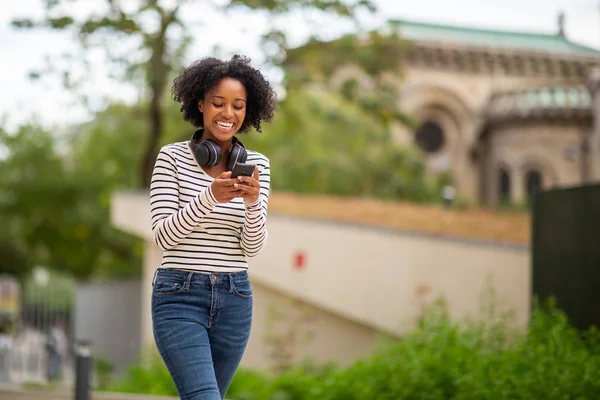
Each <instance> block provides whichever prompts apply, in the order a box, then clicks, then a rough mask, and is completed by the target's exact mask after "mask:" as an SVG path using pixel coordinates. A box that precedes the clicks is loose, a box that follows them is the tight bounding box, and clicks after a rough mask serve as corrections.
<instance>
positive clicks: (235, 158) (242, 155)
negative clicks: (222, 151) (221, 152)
mask: <svg viewBox="0 0 600 400" xmlns="http://www.w3.org/2000/svg"><path fill="white" fill-rule="evenodd" d="M247 156H248V155H247V153H246V148H245V147H244V146H243V145H241V144H239V143H234V144H233V147H232V148H231V153H229V158H228V159H227V169H228V170H229V171H231V170H232V169H233V167H234V166H235V164H237V163H245V162H246V158H247Z"/></svg>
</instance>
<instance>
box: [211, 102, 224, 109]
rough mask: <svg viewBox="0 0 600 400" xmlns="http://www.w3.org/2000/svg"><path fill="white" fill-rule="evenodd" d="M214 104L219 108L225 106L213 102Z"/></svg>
mask: <svg viewBox="0 0 600 400" xmlns="http://www.w3.org/2000/svg"><path fill="white" fill-rule="evenodd" d="M213 106H215V107H216V108H219V107H223V104H217V103H213Z"/></svg>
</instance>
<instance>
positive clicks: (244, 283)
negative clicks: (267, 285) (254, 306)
mask: <svg viewBox="0 0 600 400" xmlns="http://www.w3.org/2000/svg"><path fill="white" fill-rule="evenodd" d="M232 289H233V293H234V294H235V295H236V296H238V297H241V298H243V299H251V298H252V284H251V283H250V280H249V279H242V280H238V281H235V280H234V281H233V287H232Z"/></svg>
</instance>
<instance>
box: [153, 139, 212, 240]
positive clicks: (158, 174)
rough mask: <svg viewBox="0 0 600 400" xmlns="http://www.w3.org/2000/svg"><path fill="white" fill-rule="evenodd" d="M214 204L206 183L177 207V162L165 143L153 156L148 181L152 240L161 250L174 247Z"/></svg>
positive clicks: (190, 231) (188, 233)
mask: <svg viewBox="0 0 600 400" xmlns="http://www.w3.org/2000/svg"><path fill="white" fill-rule="evenodd" d="M217 204H218V202H217V200H216V199H215V198H214V196H213V194H212V190H211V188H210V185H209V186H208V187H206V188H205V189H204V190H203V191H201V192H200V193H199V194H198V195H197V196H196V197H194V198H193V199H192V201H190V202H189V203H188V204H186V205H185V206H184V207H183V208H181V209H180V208H179V179H178V174H177V162H176V160H175V158H174V157H173V155H172V154H171V153H170V152H169V150H168V148H167V147H163V148H162V149H161V150H160V152H159V153H158V156H157V158H156V163H155V165H154V170H153V172H152V179H151V183H150V216H151V221H152V233H153V234H154V242H155V243H156V244H157V245H158V247H160V248H161V249H163V250H169V249H171V248H173V247H175V246H176V245H177V244H178V243H180V242H181V241H182V240H183V239H185V238H186V237H187V236H189V235H190V233H192V231H193V230H194V228H195V227H196V225H198V223H199V222H200V221H201V220H202V218H204V216H206V215H207V214H209V213H210V212H211V211H212V210H213V209H214V208H215V207H216V205H217Z"/></svg>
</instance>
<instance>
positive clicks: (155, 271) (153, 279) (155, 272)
mask: <svg viewBox="0 0 600 400" xmlns="http://www.w3.org/2000/svg"><path fill="white" fill-rule="evenodd" d="M159 269H160V268H156V269H155V270H154V276H152V286H154V284H155V283H156V276H157V275H158V270H159Z"/></svg>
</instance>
